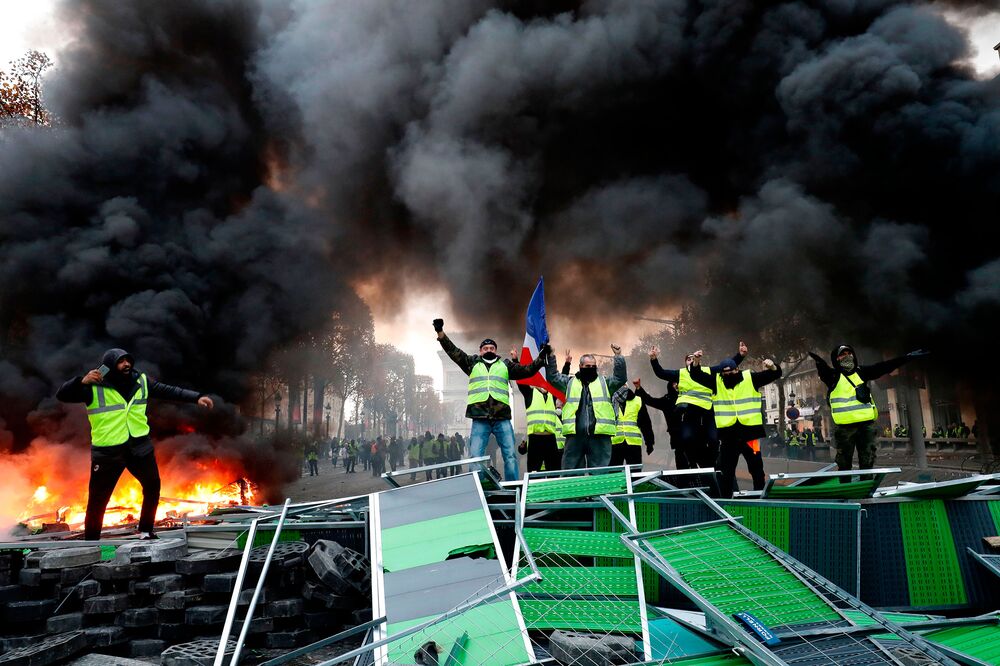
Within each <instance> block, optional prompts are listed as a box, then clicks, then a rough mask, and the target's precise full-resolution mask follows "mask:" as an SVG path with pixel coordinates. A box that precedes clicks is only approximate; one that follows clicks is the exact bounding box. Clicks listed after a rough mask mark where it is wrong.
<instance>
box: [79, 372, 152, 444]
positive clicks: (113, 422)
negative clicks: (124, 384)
mask: <svg viewBox="0 0 1000 666" xmlns="http://www.w3.org/2000/svg"><path fill="white" fill-rule="evenodd" d="M92 388H93V389H94V390H93V398H91V400H90V404H89V405H87V419H89V420H90V441H91V443H92V444H93V445H94V446H118V445H119V444H124V443H125V442H127V441H128V438H129V437H143V436H145V435H148V434H149V423H148V422H147V421H146V403H147V402H148V401H149V387H148V382H147V380H146V375H145V374H141V375H139V390H138V391H136V392H135V393H134V394H133V395H132V399H131V400H128V401H126V400H125V398H124V397H123V396H122V394H121V393H119V392H118V391H116V390H115V389H113V388H111V387H110V386H103V385H101V384H94V385H93V387H92Z"/></svg>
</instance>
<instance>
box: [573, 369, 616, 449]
mask: <svg viewBox="0 0 1000 666" xmlns="http://www.w3.org/2000/svg"><path fill="white" fill-rule="evenodd" d="M595 387H596V388H597V390H596V391H595V390H594V389H595ZM582 394H583V384H582V383H581V382H580V380H578V379H577V378H576V377H573V378H572V379H570V380H569V385H568V386H567V387H566V404H565V405H564V406H563V411H562V434H564V435H575V434H576V410H577V408H579V406H580V396H581V395H582ZM590 398H591V400H592V401H593V403H594V421H595V423H594V434H595V435H610V436H614V435H615V433H617V432H618V422H617V420H616V419H615V409H614V407H612V406H611V394H610V393H609V392H608V385H607V383H606V382H605V381H604V377H601V376H600V375H598V376H597V379H595V380H594V381H592V382H591V383H590Z"/></svg>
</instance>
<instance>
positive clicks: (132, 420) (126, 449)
mask: <svg viewBox="0 0 1000 666" xmlns="http://www.w3.org/2000/svg"><path fill="white" fill-rule="evenodd" d="M134 363H135V360H134V359H133V357H132V355H131V354H129V353H128V352H126V351H125V350H124V349H109V350H108V351H106V352H104V357H103V358H102V359H101V368H99V369H95V370H91V371H90V372H88V373H87V374H86V375H84V376H82V377H73V378H72V379H70V380H69V381H67V382H66V383H65V384H63V385H62V387H60V388H59V391H58V392H57V393H56V398H57V399H58V400H59V401H61V402H76V403H82V404H84V405H86V406H87V418H88V419H89V420H90V439H91V449H90V458H91V468H90V484H89V487H88V491H87V516H86V518H85V520H84V538H85V539H87V540H88V541H96V540H97V539H100V538H101V526H102V525H103V524H104V511H105V509H107V506H108V500H110V499H111V494H112V493H113V492H114V489H115V485H116V484H117V483H118V479H119V477H121V475H122V472H123V471H124V470H126V469H127V470H128V471H129V472H130V473H131V474H132V476H134V477H135V478H136V480H137V481H138V482H139V484H140V485H141V486H142V510H141V512H140V514H139V532H140V534H141V535H142V536H141V538H145V539H155V538H156V536H155V535H154V534H153V526H154V523H155V521H156V506H157V504H159V502H160V472H159V469H158V468H157V466H156V456H155V455H154V453H153V441H152V440H151V439H150V437H149V424H148V422H147V420H146V404H147V402H148V401H149V399H150V398H156V399H159V400H173V401H175V402H189V403H197V404H198V405H200V406H202V407H205V408H207V409H212V407H213V403H212V399H211V398H209V397H208V396H207V395H205V394H204V393H198V392H197V391H189V390H187V389H183V388H180V387H177V386H171V385H170V384H164V383H163V382H159V381H156V380H155V379H152V378H150V377H148V376H147V375H146V374H145V373H143V372H139V371H138V370H136V369H135V368H134V367H133V366H134Z"/></svg>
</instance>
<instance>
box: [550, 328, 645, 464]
mask: <svg viewBox="0 0 1000 666" xmlns="http://www.w3.org/2000/svg"><path fill="white" fill-rule="evenodd" d="M611 353H612V354H614V356H613V357H612V358H613V359H614V366H613V370H612V374H611V376H610V377H607V378H605V377H602V376H601V375H599V374H598V372H597V358H596V357H595V356H594V355H593V354H584V355H583V356H581V357H580V363H579V367H580V369H579V370H578V371H577V373H576V374H575V375H570V374H569V373H565V372H563V373H560V372H556V359H555V357H554V356H552V355H551V354H550V355H549V361H548V367H546V369H545V375H546V378H547V379H548V381H549V383H550V384H552V385H553V386H555V387H556V388H558V389H561V390H562V391H564V392H565V394H566V404H565V405H563V408H562V414H561V418H562V430H561V434H562V435H565V437H566V445H565V447H564V448H563V458H562V468H563V469H578V468H582V467H607V466H608V464H609V463H610V462H611V438H612V437H614V436H615V435H616V434H617V433H618V423H617V420H616V418H615V410H614V407H613V406H612V404H611V396H612V394H614V392H615V391H617V390H618V389H619V388H621V386H622V385H623V384H625V382H626V381H627V375H626V374H625V373H626V370H625V357H624V356H622V350H621V347H619V346H618V345H615V344H612V345H611Z"/></svg>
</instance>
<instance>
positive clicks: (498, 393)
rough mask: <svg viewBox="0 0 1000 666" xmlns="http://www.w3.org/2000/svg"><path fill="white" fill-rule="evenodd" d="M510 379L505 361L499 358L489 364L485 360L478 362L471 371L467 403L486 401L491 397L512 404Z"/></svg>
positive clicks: (473, 403)
mask: <svg viewBox="0 0 1000 666" xmlns="http://www.w3.org/2000/svg"><path fill="white" fill-rule="evenodd" d="M509 380H510V377H509V375H508V374H507V364H506V363H504V362H503V361H501V360H499V359H497V360H496V361H495V362H494V363H492V364H491V365H489V366H487V365H486V363H484V362H483V361H480V362H478V363H476V364H475V365H474V366H472V372H470V373H469V397H468V399H467V400H466V405H475V404H477V403H480V402H486V400H487V399H489V398H493V399H494V400H496V401H497V402H501V403H503V404H505V405H510V396H509V392H510V384H509Z"/></svg>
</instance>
